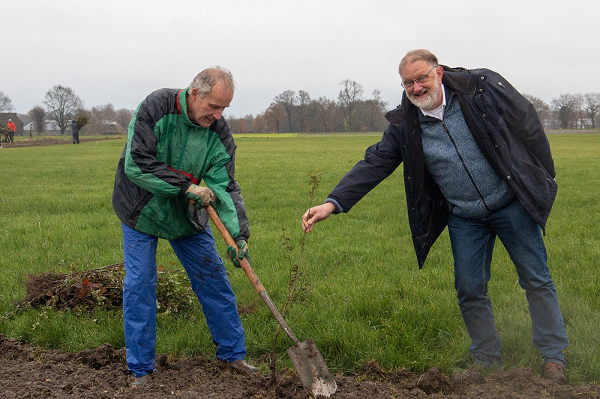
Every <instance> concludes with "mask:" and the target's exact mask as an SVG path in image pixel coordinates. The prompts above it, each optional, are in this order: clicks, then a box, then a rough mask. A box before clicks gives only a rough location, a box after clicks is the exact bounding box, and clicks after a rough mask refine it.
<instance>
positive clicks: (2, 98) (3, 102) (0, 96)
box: [0, 90, 15, 112]
mask: <svg viewBox="0 0 600 399" xmlns="http://www.w3.org/2000/svg"><path fill="white" fill-rule="evenodd" d="M13 109H15V107H14V106H13V103H12V101H11V100H10V98H9V97H8V96H7V95H6V94H4V93H3V92H2V91H1V90H0V112H4V111H12V110H13Z"/></svg>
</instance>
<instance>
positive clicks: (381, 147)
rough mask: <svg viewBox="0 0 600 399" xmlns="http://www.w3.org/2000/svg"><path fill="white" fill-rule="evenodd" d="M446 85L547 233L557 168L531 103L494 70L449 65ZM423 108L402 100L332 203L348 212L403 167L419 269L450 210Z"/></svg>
mask: <svg viewBox="0 0 600 399" xmlns="http://www.w3.org/2000/svg"><path fill="white" fill-rule="evenodd" d="M443 68H444V75H443V78H442V82H443V83H444V85H445V86H446V90H452V91H454V93H455V95H456V97H457V99H458V101H459V104H460V107H461V110H462V112H463V115H464V118H465V121H466V122H467V125H468V126H469V129H470V131H471V133H472V134H473V137H474V138H475V141H476V142H477V145H478V146H479V148H480V149H481V151H482V153H483V154H484V156H485V157H486V159H487V160H488V162H489V163H490V165H491V166H492V168H493V169H494V170H495V171H496V173H498V175H499V176H500V177H501V178H502V179H503V180H504V181H506V182H507V183H508V185H509V186H510V187H511V188H512V190H513V191H514V192H515V194H516V197H517V199H518V200H519V201H520V202H521V204H523V206H524V207H525V209H526V210H527V211H528V212H529V214H530V215H531V216H532V217H533V219H534V220H535V221H536V223H538V224H539V225H540V226H541V227H542V228H545V226H546V221H547V219H548V215H549V214H550V210H551V208H552V204H553V203H554V199H555V197H556V191H557V185H556V182H555V181H554V176H555V171H554V161H553V160H552V155H551V153H550V145H549V143H548V138H547V137H546V134H545V132H544V128H543V127H542V124H541V122H540V120H539V118H538V115H537V113H536V111H535V109H534V108H533V106H532V105H531V103H530V102H529V101H527V100H526V99H525V98H524V97H523V96H522V95H521V94H519V92H518V91H517V90H516V89H515V88H513V87H512V86H511V85H510V83H508V82H507V81H506V80H505V79H504V78H503V77H502V76H500V75H499V74H497V73H496V72H493V71H490V70H488V69H475V70H467V69H463V68H448V67H446V66H443ZM417 112H418V109H417V107H415V106H414V105H413V104H412V103H410V101H409V100H408V99H407V98H406V94H404V95H403V96H402V103H401V104H400V106H398V108H396V109H394V110H393V111H390V112H388V113H387V115H386V118H387V120H388V121H389V122H390V125H389V126H388V128H387V129H386V130H385V132H384V133H383V137H382V139H381V141H379V142H378V143H376V144H373V145H372V146H371V147H369V148H368V149H367V150H366V152H365V158H364V159H363V160H362V161H359V162H358V163H357V164H356V165H355V166H354V167H353V168H352V169H351V170H350V171H349V172H348V173H347V174H346V176H344V177H343V178H342V180H340V182H339V183H338V185H337V186H336V187H335V188H334V189H333V191H332V192H331V194H330V195H329V198H332V199H334V200H336V201H337V202H338V203H339V204H340V206H341V207H342V208H343V209H344V211H345V212H348V211H349V210H350V209H351V208H352V206H354V204H356V203H357V202H358V201H359V200H360V199H361V198H362V197H363V196H365V195H366V194H367V193H368V192H369V191H370V190H371V189H373V188H374V187H375V186H377V184H379V183H380V182H381V181H382V180H383V179H385V178H386V177H388V176H389V175H390V174H391V173H392V172H393V171H394V170H395V169H396V168H397V167H398V166H399V165H400V163H402V162H404V186H405V190H406V201H407V206H408V219H409V223H410V229H411V233H412V238H413V244H414V247H415V250H416V254H417V260H418V262H419V267H423V264H424V263H425V259H426V258H427V254H428V253H429V250H430V249H431V247H432V245H433V243H434V242H435V240H436V239H437V238H438V237H439V235H440V234H441V233H442V231H443V230H444V228H445V227H446V225H447V223H448V212H449V211H448V203H447V201H446V199H445V198H444V197H443V195H442V193H441V191H440V188H439V187H438V185H437V184H436V183H435V181H434V180H433V178H432V177H431V176H430V175H429V173H428V172H427V171H426V168H425V160H424V155H423V142H422V139H421V127H420V124H419V122H418V114H417Z"/></svg>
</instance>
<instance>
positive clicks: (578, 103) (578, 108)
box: [573, 94, 587, 129]
mask: <svg viewBox="0 0 600 399" xmlns="http://www.w3.org/2000/svg"><path fill="white" fill-rule="evenodd" d="M573 103H574V111H575V114H576V115H577V118H578V119H579V127H581V128H582V129H585V127H586V126H587V121H586V118H585V115H586V112H585V106H584V103H585V100H584V98H583V94H574V95H573ZM575 127H577V122H575Z"/></svg>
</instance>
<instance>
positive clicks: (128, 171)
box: [112, 89, 250, 240]
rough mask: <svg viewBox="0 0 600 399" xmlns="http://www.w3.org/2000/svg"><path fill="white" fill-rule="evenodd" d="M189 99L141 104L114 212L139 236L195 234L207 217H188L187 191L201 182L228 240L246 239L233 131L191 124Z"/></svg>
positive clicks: (168, 95) (180, 95)
mask: <svg viewBox="0 0 600 399" xmlns="http://www.w3.org/2000/svg"><path fill="white" fill-rule="evenodd" d="M186 94H187V89H183V90H179V91H178V90H176V89H161V90H157V91H155V92H154V93H152V94H150V95H149V96H148V97H146V99H145V100H144V101H143V102H142V103H141V104H140V105H139V106H138V108H137V110H136V112H135V114H134V115H133V118H132V119H131V122H130V124H129V134H128V138H127V145H126V146H125V149H124V150H123V154H122V155H121V159H120V160H119V165H118V167H117V174H116V177H115V186H114V192H113V198H112V203H113V208H114V209H115V212H116V213H117V216H118V217H119V219H121V221H122V222H123V223H124V224H126V225H127V226H129V227H131V228H133V229H135V230H137V231H140V232H142V233H146V234H150V235H153V236H155V237H160V238H165V239H169V240H170V239H176V238H181V237H186V236H190V235H193V234H197V233H198V232H199V231H201V230H202V229H203V228H204V227H205V226H206V221H207V218H206V217H201V218H199V217H198V215H197V213H195V212H193V211H190V205H189V201H188V200H187V199H186V197H185V195H184V193H185V191H186V190H187V189H188V187H189V186H190V185H191V184H192V183H195V184H197V183H198V182H199V181H204V183H205V184H206V186H207V187H209V188H210V189H211V190H212V191H213V192H214V193H215V195H216V196H217V204H216V205H217V212H218V214H219V216H220V218H221V220H222V221H223V223H224V224H225V227H227V230H228V231H229V233H230V234H231V236H232V237H233V238H234V239H236V240H239V239H244V240H248V238H249V236H250V229H249V226H248V218H247V217H246V207H245V205H244V200H243V198H242V195H241V190H240V186H239V185H238V184H237V182H236V181H235V179H234V173H235V150H236V145H235V142H234V140H233V136H232V135H231V132H230V130H229V126H228V125H227V123H226V122H225V120H224V119H220V120H218V121H215V122H213V124H212V125H210V127H208V128H203V127H201V126H198V125H195V124H193V123H192V122H191V121H190V120H189V118H188V116H187V103H186ZM203 212H204V211H203ZM204 215H205V213H204ZM199 220H202V222H201V223H199Z"/></svg>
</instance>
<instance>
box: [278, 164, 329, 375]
mask: <svg viewBox="0 0 600 399" xmlns="http://www.w3.org/2000/svg"><path fill="white" fill-rule="evenodd" d="M320 182H321V173H320V172H319V171H315V172H314V173H313V172H310V173H309V174H308V187H309V208H310V207H311V206H312V203H313V200H314V196H315V191H316V190H317V187H319V183H320ZM281 238H282V240H283V244H282V245H283V247H284V248H285V250H286V258H287V260H288V262H289V264H290V268H289V271H290V273H289V277H288V284H287V291H288V292H287V297H286V300H285V303H284V305H283V309H282V310H281V315H282V316H284V317H285V312H286V311H287V310H288V308H290V307H291V306H292V305H293V304H301V305H304V306H308V305H309V304H310V294H311V291H312V287H311V285H310V282H309V281H308V279H307V275H306V272H305V269H306V268H305V267H304V266H303V264H302V254H303V252H304V245H305V242H306V233H304V234H303V235H302V238H301V239H300V248H299V254H298V260H297V261H296V262H294V261H293V259H292V252H293V245H292V243H291V241H292V239H291V238H290V237H288V236H287V234H286V229H285V227H283V228H282V234H281ZM279 332H280V326H279V324H278V325H277V329H276V330H275V339H274V340H273V354H272V356H271V364H270V368H271V379H272V382H274V381H275V380H276V372H277V371H276V370H277V366H276V360H277V358H276V356H277V338H278V336H279Z"/></svg>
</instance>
